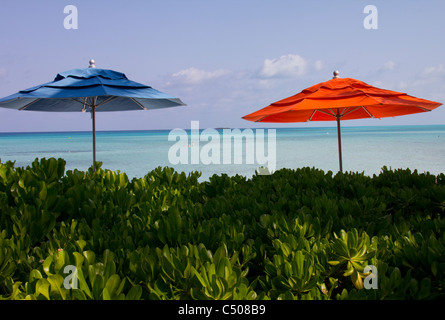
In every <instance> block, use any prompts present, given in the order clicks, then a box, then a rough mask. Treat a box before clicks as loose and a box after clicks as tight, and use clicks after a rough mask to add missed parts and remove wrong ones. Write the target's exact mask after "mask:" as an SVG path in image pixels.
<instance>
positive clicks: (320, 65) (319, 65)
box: [315, 60, 323, 71]
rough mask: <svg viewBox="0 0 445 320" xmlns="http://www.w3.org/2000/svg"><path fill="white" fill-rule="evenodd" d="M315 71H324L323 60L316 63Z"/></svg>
mask: <svg viewBox="0 0 445 320" xmlns="http://www.w3.org/2000/svg"><path fill="white" fill-rule="evenodd" d="M315 69H316V70H317V71H320V70H321V69H323V62H322V61H321V60H317V61H315Z"/></svg>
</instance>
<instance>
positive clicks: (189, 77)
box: [172, 67, 229, 83]
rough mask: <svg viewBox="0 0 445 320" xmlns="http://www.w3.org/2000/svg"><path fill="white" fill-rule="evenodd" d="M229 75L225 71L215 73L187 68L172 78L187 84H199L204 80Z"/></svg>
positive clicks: (219, 70) (220, 70)
mask: <svg viewBox="0 0 445 320" xmlns="http://www.w3.org/2000/svg"><path fill="white" fill-rule="evenodd" d="M227 73H229V71H227V70H223V69H218V70H215V71H206V70H200V69H197V68H194V67H192V68H188V69H185V70H181V71H179V72H176V73H175V74H173V75H172V77H173V78H176V79H180V80H184V81H186V82H189V83H200V82H203V81H205V80H210V79H215V78H219V77H222V76H224V75H226V74H227Z"/></svg>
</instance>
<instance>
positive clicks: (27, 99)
mask: <svg viewBox="0 0 445 320" xmlns="http://www.w3.org/2000/svg"><path fill="white" fill-rule="evenodd" d="M177 106H185V104H184V103H183V102H182V101H181V100H180V99H179V98H175V97H172V96H170V95H168V94H165V93H163V92H160V91H157V90H155V89H153V88H152V87H150V86H147V85H144V84H141V83H137V82H134V81H131V80H129V79H128V78H127V77H126V76H125V74H123V73H120V72H116V71H113V70H106V69H98V68H96V67H95V64H94V60H90V66H89V68H85V69H74V70H70V71H66V72H62V73H59V74H57V76H56V77H55V79H54V80H53V81H52V82H48V83H45V84H41V85H38V86H35V87H32V88H29V89H26V90H21V91H19V92H17V93H15V94H13V95H10V96H8V97H5V98H2V99H0V107H4V108H10V109H17V110H28V111H50V112H76V111H82V112H87V111H90V112H91V118H92V123H93V167H94V163H95V162H96V123H95V122H96V118H95V113H96V112H106V111H128V110H149V109H161V108H169V107H177Z"/></svg>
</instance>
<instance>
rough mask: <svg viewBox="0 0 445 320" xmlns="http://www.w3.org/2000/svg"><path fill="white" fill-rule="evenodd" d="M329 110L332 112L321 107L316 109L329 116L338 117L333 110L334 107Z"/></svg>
mask: <svg viewBox="0 0 445 320" xmlns="http://www.w3.org/2000/svg"><path fill="white" fill-rule="evenodd" d="M329 110H330V111H331V113H329V112H327V111H324V110H321V109H316V110H315V111H319V112H321V113H324V114H326V115H328V116H332V117H336V115H335V112H334V110H332V109H329Z"/></svg>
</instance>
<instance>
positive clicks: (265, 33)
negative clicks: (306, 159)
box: [0, 0, 445, 132]
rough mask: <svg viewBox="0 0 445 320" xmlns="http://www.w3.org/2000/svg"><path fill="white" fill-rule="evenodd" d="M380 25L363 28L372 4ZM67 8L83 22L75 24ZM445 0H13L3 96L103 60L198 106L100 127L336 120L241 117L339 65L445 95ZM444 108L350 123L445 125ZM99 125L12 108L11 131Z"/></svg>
mask: <svg viewBox="0 0 445 320" xmlns="http://www.w3.org/2000/svg"><path fill="white" fill-rule="evenodd" d="M369 4H372V5H374V6H375V7H376V8H377V9H378V29H376V30H368V29H366V28H364V26H363V20H364V19H365V18H366V16H367V14H365V13H364V12H363V10H364V8H365V6H366V5H369ZM67 5H74V6H76V8H77V10H78V29H76V30H73V29H71V30H67V29H65V28H64V24H63V22H64V19H65V17H66V16H67V14H65V13H64V12H63V10H64V7H65V6H67ZM444 12H445V2H444V1H443V0H437V1H434V0H429V1H408V0H392V1H382V0H380V1H377V0H366V1H361V0H354V1H352V0H337V1H328V0H325V1H322V0H315V1H314V0H303V1H299V0H273V1H272V0H237V1H233V0H223V1H222V0H211V1H210V0H206V1H205V0H186V1H185V0H148V1H142V0H126V1H103V0H95V1H84V0H82V1H80V0H79V1H76V0H57V1H56V0H52V1H50V0H39V1H35V0H17V1H8V2H3V3H2V4H1V10H0V41H1V46H0V97H4V96H7V95H10V94H13V93H15V92H17V91H19V90H21V89H25V88H29V87H32V86H35V85H37V84H41V83H45V82H48V81H51V80H53V79H54V77H55V76H56V74H57V73H58V72H62V71H66V70H70V69H74V68H83V67H87V66H88V61H89V60H90V59H94V60H95V61H96V66H97V67H98V68H104V69H112V70H116V71H120V72H123V73H125V74H126V75H127V77H128V78H130V79H131V80H134V81H137V82H141V83H144V84H148V85H151V86H152V87H153V88H155V89H158V90H160V91H163V92H166V93H168V94H171V95H173V96H176V97H179V98H181V99H182V100H183V101H184V102H185V103H186V104H187V107H178V108H170V109H164V110H152V111H146V112H145V111H132V112H118V113H116V112H110V113H100V114H98V116H97V117H96V125H97V130H150V129H171V128H185V129H187V128H190V122H191V121H196V120H199V121H200V127H201V128H206V127H230V128H237V127H241V128H242V127H253V128H255V127H281V126H292V127H306V126H335V122H313V123H295V124H286V125H280V124H273V123H272V124H265V123H260V124H257V123H251V122H248V121H245V120H242V119H241V117H242V116H244V115H246V114H248V113H251V112H253V111H256V110H258V109H260V108H263V107H265V106H267V105H268V104H270V103H272V102H274V101H277V100H280V99H282V98H285V97H288V96H291V95H293V94H296V93H298V92H300V91H301V90H303V89H304V88H306V87H309V86H311V85H313V84H316V83H319V82H322V81H326V80H329V79H330V78H331V77H332V72H333V71H334V70H336V69H338V70H339V71H340V76H341V77H351V78H356V79H360V80H362V81H364V82H366V83H369V84H371V85H375V86H378V87H381V88H384V89H390V90H395V91H401V92H406V93H408V94H410V95H413V96H416V97H420V98H425V99H430V100H434V101H438V102H442V103H444V102H445V41H444V36H443V34H444V31H445V19H443V13H444ZM444 119H445V107H444V106H442V107H439V108H438V109H436V110H434V111H433V112H429V113H425V114H417V115H410V116H403V117H398V118H389V119H382V120H354V121H344V122H343V123H342V125H343V126H347V125H371V126H372V125H404V124H408V125H410V124H443V123H444ZM78 130H80V131H88V130H91V121H90V116H89V115H88V114H82V113H46V112H26V111H16V110H7V109H2V108H0V132H22V131H78Z"/></svg>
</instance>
